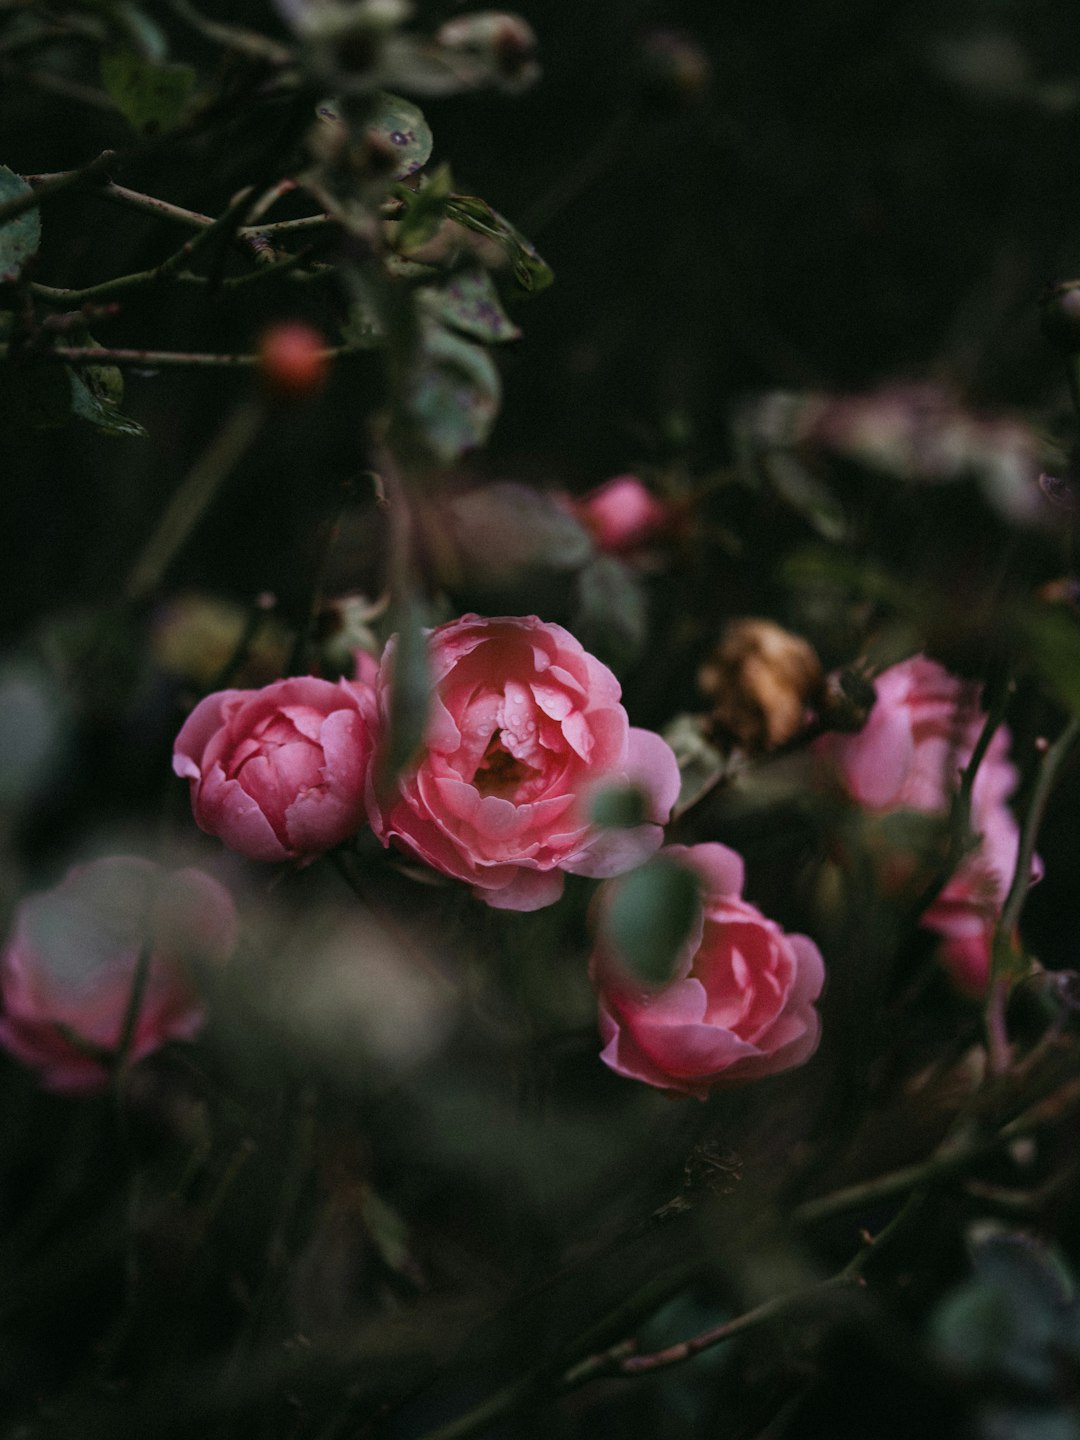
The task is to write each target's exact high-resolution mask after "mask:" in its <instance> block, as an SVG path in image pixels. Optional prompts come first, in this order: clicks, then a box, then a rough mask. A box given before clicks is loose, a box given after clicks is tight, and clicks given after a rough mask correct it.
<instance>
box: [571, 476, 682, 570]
mask: <svg viewBox="0 0 1080 1440" xmlns="http://www.w3.org/2000/svg"><path fill="white" fill-rule="evenodd" d="M574 510H575V512H576V513H577V516H578V519H579V520H580V521H581V522H582V524H583V525H585V527H586V528H587V529H588V530H589V532H590V533H591V534H592V537H593V541H594V542H595V544H596V547H597V549H599V550H604V551H607V553H608V554H611V555H622V554H625V553H626V552H627V551H629V550H637V549H639V548H640V547H641V546H642V545H646V544H648V542H649V541H650V540H654V539H656V537H657V536H658V535H660V534H662V533H663V531H664V530H666V529H667V528H668V526H669V523H670V519H671V517H670V515H669V512H668V507H667V506H666V505H665V504H664V503H663V501H661V500H658V499H657V498H656V496H655V495H653V494H652V492H651V491H650V490H647V489H646V488H645V486H644V485H643V484H642V483H641V481H640V480H639V479H638V477H637V476H636V475H616V476H614V477H613V479H611V480H608V481H606V482H605V484H603V485H601V486H599V487H598V488H597V489H596V490H590V491H589V493H588V494H587V495H584V496H582V498H581V499H580V500H577V501H575V502H574Z"/></svg>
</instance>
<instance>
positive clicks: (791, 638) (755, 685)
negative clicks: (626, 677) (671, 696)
mask: <svg viewBox="0 0 1080 1440" xmlns="http://www.w3.org/2000/svg"><path fill="white" fill-rule="evenodd" d="M697 678H698V687H699V689H700V690H701V692H702V694H703V695H705V696H706V697H707V698H708V699H709V700H710V701H711V702H712V714H711V716H710V728H711V732H712V736H713V738H714V739H715V740H717V741H718V742H719V743H725V742H727V743H730V742H731V741H732V740H734V741H736V742H737V743H738V744H739V745H741V746H742V747H743V748H744V749H745V750H749V751H762V750H775V749H776V747H777V746H778V745H783V744H785V743H786V742H787V741H788V740H791V739H792V738H793V737H794V736H795V735H797V734H798V733H799V731H800V730H801V729H802V728H803V726H804V725H805V723H806V712H807V709H808V708H809V707H812V706H814V705H815V704H816V703H817V701H818V698H819V696H820V694H821V690H822V684H823V680H824V677H823V675H822V670H821V662H820V660H819V659H818V657H817V655H816V654H815V652H814V649H813V647H812V646H811V645H810V644H809V643H808V642H807V641H806V640H804V639H802V637H801V636H799V635H792V634H791V632H790V631H788V630H784V629H783V628H782V627H781V626H779V625H776V624H774V623H773V622H772V621H771V620H734V621H732V623H731V624H730V625H728V626H727V627H726V629H725V630H724V633H723V635H722V636H721V637H720V643H719V644H718V645H717V647H716V649H715V650H714V651H713V652H712V654H711V655H710V656H709V658H708V659H707V660H706V661H704V662H703V664H702V665H701V667H700V669H699V670H698V677H697Z"/></svg>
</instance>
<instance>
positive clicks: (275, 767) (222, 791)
mask: <svg viewBox="0 0 1080 1440" xmlns="http://www.w3.org/2000/svg"><path fill="white" fill-rule="evenodd" d="M374 718H375V705H374V692H373V691H372V689H371V688H370V687H369V686H366V685H363V684H357V683H355V682H351V681H348V680H340V681H338V682H337V683H336V684H334V683H332V682H331V681H329V680H317V679H315V678H313V677H311V676H298V677H297V678H295V679H290V680H276V681H274V683H273V684H271V685H266V686H264V687H263V689H261V690H219V691H218V692H217V693H216V694H214V695H208V696H207V697H206V699H205V700H202V701H200V702H199V704H198V705H196V707H195V709H194V710H193V711H192V712H191V714H190V715H189V716H188V718H187V720H186V722H185V723H184V726H183V728H182V729H181V731H180V734H179V735H178V736H177V737H176V745H175V747H174V750H173V769H174V770H175V772H176V773H177V775H181V776H184V777H185V778H187V779H189V780H190V781H191V808H192V811H193V812H194V815H195V819H196V821H197V822H198V824H199V825H200V826H201V828H202V829H203V830H206V831H208V832H209V833H210V834H211V835H216V836H217V837H218V839H219V840H223V841H224V843H225V844H226V845H228V846H229V848H230V849H231V850H236V851H238V852H239V853H240V854H241V855H247V856H249V857H250V858H251V859H252V860H288V859H296V858H299V857H310V856H315V855H320V854H322V853H323V852H324V851H326V850H329V849H331V848H332V847H333V846H334V845H339V844H340V843H341V842H342V841H343V840H347V839H348V838H349V836H350V835H354V834H355V833H356V832H357V830H359V829H360V827H361V825H362V824H363V822H364V782H365V776H366V770H367V765H368V761H369V759H370V757H371V751H372V743H373V735H372V726H373V723H374Z"/></svg>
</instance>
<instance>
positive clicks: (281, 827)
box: [173, 615, 823, 1095]
mask: <svg viewBox="0 0 1080 1440" xmlns="http://www.w3.org/2000/svg"><path fill="white" fill-rule="evenodd" d="M398 660H399V656H398V647H397V642H396V641H395V640H393V639H391V641H390V642H389V643H388V644H387V646H386V649H385V651H384V653H383V656H382V660H381V663H380V664H379V665H378V667H377V670H376V669H375V667H374V666H373V665H370V664H369V665H368V666H367V667H365V670H364V672H363V678H362V679H358V680H355V681H351V682H350V681H341V682H339V683H338V684H336V685H335V684H331V683H330V682H328V681H325V680H318V679H313V678H302V679H294V680H282V681H278V682H276V683H274V684H272V685H268V686H266V687H265V688H264V689H262V690H259V691H235V690H233V691H224V692H222V693H220V694H216V695H210V696H208V697H207V698H206V699H205V700H203V701H202V702H201V703H200V704H199V705H198V706H197V707H196V708H195V710H194V711H193V712H192V714H191V716H190V717H189V719H188V721H187V723H186V724H185V725H184V727H183V729H182V730H181V732H180V734H179V736H178V738H177V742H176V749H175V754H174V761H173V764H174V769H175V770H176V773H177V774H178V775H181V776H184V777H186V778H187V779H188V780H189V781H190V783H191V799H192V806H193V810H194V814H195V818H196V820H197V821H198V823H199V825H200V826H202V828H203V829H204V830H207V831H209V832H210V833H212V834H216V835H217V836H219V837H220V838H221V839H222V840H223V841H224V842H225V843H226V844H228V845H229V846H231V847H232V848H233V849H235V850H237V851H239V852H240V853H241V854H244V855H247V856H249V857H250V858H252V859H256V860H271V861H272V860H283V859H294V860H300V861H307V860H311V859H314V858H315V857H316V856H317V855H319V854H321V853H323V852H325V851H327V850H329V849H331V848H333V847H334V846H336V845H338V844H340V843H341V842H342V841H344V840H346V839H348V838H349V837H350V836H351V835H353V834H355V833H356V832H357V831H358V830H359V829H360V828H361V826H362V825H363V824H364V823H367V824H369V825H370V827H371V829H372V831H373V832H374V834H375V835H376V836H377V837H378V838H379V840H381V842H382V843H383V845H384V846H387V847H389V846H390V845H393V846H395V847H396V848H397V849H399V850H400V851H402V852H404V853H405V854H406V855H408V856H410V857H412V858H414V859H417V860H420V861H421V862H423V863H424V864H425V865H427V866H429V867H431V868H432V869H433V870H436V871H438V872H440V873H441V874H443V875H446V876H449V877H451V878H453V879H455V880H458V881H460V882H462V883H463V884H465V885H467V886H468V887H469V888H470V890H471V891H472V893H473V894H474V895H475V896H476V897H477V898H478V899H480V900H482V901H483V902H484V903H486V904H487V905H490V906H492V907H495V908H497V909H505V910H518V911H527V910H535V909H539V908H540V907H542V906H546V905H550V904H552V903H553V902H555V901H556V900H558V898H559V896H560V895H561V894H562V890H563V886H564V877H565V876H566V875H567V874H572V875H584V876H591V877H594V878H600V879H606V878H609V877H613V876H617V875H621V874H623V873H624V872H626V871H628V870H630V869H633V868H634V867H635V866H637V865H639V864H641V863H642V862H643V861H644V860H646V859H647V858H648V857H649V856H650V855H652V854H653V853H655V851H656V850H657V849H658V848H659V847H660V845H661V843H662V841H663V826H664V825H665V824H666V823H667V821H668V819H669V817H670V814H671V810H672V806H673V805H674V803H675V800H676V798H677V795H678V792H679V770H678V765H677V762H676V759H675V756H674V754H673V753H672V751H671V749H670V747H669V746H668V745H667V743H666V742H665V741H664V740H662V739H661V738H660V737H659V736H658V735H655V734H653V733H652V732H651V731H648V730H642V729H638V728H636V727H634V726H631V725H630V723H629V720H628V717H627V714H626V711H625V709H624V708H623V706H622V704H621V694H620V688H619V684H618V682H617V680H616V679H615V676H614V675H613V674H612V673H611V671H610V670H609V669H608V668H607V667H606V666H605V665H602V664H601V663H600V662H599V661H598V660H597V659H596V658H595V657H594V656H592V655H590V654H589V653H588V652H587V651H586V650H585V649H583V647H582V646H581V645H580V644H579V642H578V641H577V640H576V639H575V638H574V637H573V636H572V635H570V634H569V633H568V632H567V631H566V630H564V629H562V628H561V627H560V626H558V625H553V624H546V623H544V622H542V621H540V620H538V619H537V618H536V617H535V616H504V617H498V618H485V617H481V616H478V615H466V616H463V617H462V618H461V619H459V620H455V621H452V622H450V623H448V624H445V625H441V626H439V627H437V628H436V629H435V630H433V631H431V632H430V633H429V635H428V637H427V665H428V671H429V675H430V694H429V697H428V711H427V721H426V726H425V730H424V735H423V742H422V744H421V746H420V748H419V751H418V753H417V754H416V755H415V756H414V757H413V759H412V760H411V762H410V763H409V764H408V765H407V766H406V767H405V769H404V770H403V771H402V772H401V773H400V774H399V775H398V776H397V777H396V778H395V779H393V780H392V781H391V783H390V784H389V785H387V784H386V783H385V775H386V770H387V762H388V756H389V751H390V748H391V743H392V736H393V720H394V717H393V703H394V694H395V690H394V675H395V667H396V665H397V663H398ZM610 788H620V789H626V788H632V789H633V790H635V791H636V792H637V794H638V796H639V799H640V805H641V813H640V815H639V816H638V817H637V819H638V823H636V824H631V825H628V826H626V827H603V826H600V825H598V824H597V823H596V822H595V820H594V819H593V807H594V801H595V798H596V796H597V795H598V794H599V793H600V792H601V791H603V790H606V789H610ZM666 853H668V854H670V855H671V856H672V857H673V858H676V859H677V860H681V861H684V862H685V863H686V864H687V865H688V866H689V867H690V868H691V869H692V870H693V871H694V873H695V875H696V876H697V878H698V879H699V881H700V884H701V889H702V913H701V917H700V921H699V924H698V928H697V931H696V933H695V937H694V940H693V943H692V944H691V945H689V946H688V948H687V950H686V952H685V954H684V955H683V957H682V961H681V962H680V969H679V972H678V974H677V976H676V977H675V978H674V979H673V980H672V981H671V983H670V984H669V985H668V986H667V987H665V988H664V989H663V991H662V992H661V993H655V992H650V993H645V992H643V991H641V989H640V987H636V986H635V984H634V982H633V980H632V978H631V977H630V976H629V974H628V972H625V971H624V970H623V968H622V966H621V962H620V959H619V957H618V956H616V955H614V954H611V953H609V952H608V951H606V950H603V949H601V950H598V952H597V954H596V956H595V957H594V962H593V966H592V973H593V978H594V981H595V983H596V985H597V988H598V989H599V991H600V994H601V1012H600V1013H601V1026H602V1029H603V1032H604V1036H605V1040H606V1041H607V1049H606V1050H605V1052H604V1059H605V1061H606V1062H607V1063H608V1064H609V1065H610V1066H611V1067H612V1068H613V1069H615V1070H617V1071H619V1072H620V1073H622V1074H625V1075H629V1076H633V1077H635V1078H638V1079H641V1080H645V1081H647V1082H648V1083H649V1084H652V1085H656V1086H660V1087H661V1088H664V1089H669V1090H673V1091H677V1092H682V1093H686V1094H693V1095H703V1094H705V1093H706V1092H707V1091H708V1089H709V1087H710V1086H711V1085H713V1084H715V1083H716V1082H717V1081H718V1080H720V1079H721V1078H724V1079H728V1078H730V1079H746V1078H750V1077H753V1076H755V1075H764V1074H769V1073H771V1072H773V1071H775V1070H780V1069H785V1068H787V1067H789V1066H792V1065H796V1064H799V1063H800V1062H801V1061H803V1060H805V1059H806V1058H807V1057H808V1056H809V1055H810V1054H811V1052H812V1051H813V1049H814V1048H815V1046H816V1043H817V1033H818V1029H817V1017H816V1013H815V1012H814V1010H813V1001H814V1000H815V999H816V998H817V995H818V992H819V991H820V988H821V983H822V978H823V968H822V964H821V957H820V955H819V954H818V952H817V950H816V949H815V947H814V946H813V945H812V943H811V942H810V941H809V940H806V939H805V937H802V936H794V937H788V936H785V935H784V934H783V932H782V931H781V930H780V929H779V928H778V927H777V926H776V925H775V924H773V922H771V921H769V920H767V919H766V918H765V917H764V916H762V915H761V914H760V913H759V912H758V911H756V910H755V909H753V907H752V906H750V905H749V904H747V902H746V901H744V900H742V899H741V888H742V871H741V861H739V860H738V857H737V856H735V855H734V854H733V852H731V851H728V850H725V849H724V848H723V847H722V846H716V845H703V846H696V847H692V848H690V849H683V848H680V847H672V848H671V850H670V851H669V852H666Z"/></svg>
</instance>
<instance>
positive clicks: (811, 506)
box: [763, 452, 848, 542]
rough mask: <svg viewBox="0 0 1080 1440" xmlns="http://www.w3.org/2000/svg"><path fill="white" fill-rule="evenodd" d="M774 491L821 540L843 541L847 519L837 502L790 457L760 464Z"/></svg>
mask: <svg viewBox="0 0 1080 1440" xmlns="http://www.w3.org/2000/svg"><path fill="white" fill-rule="evenodd" d="M763 464H764V467H765V473H766V474H767V475H768V477H769V480H770V482H771V484H772V487H773V489H774V490H775V491H776V493H777V494H778V495H779V496H780V498H781V499H782V500H784V501H786V503H787V504H788V505H790V506H791V508H792V509H793V510H794V511H796V512H797V513H798V514H799V515H801V516H802V517H803V519H804V520H807V521H809V523H810V524H811V525H812V526H813V527H814V529H815V530H816V531H817V532H818V534H819V535H820V536H821V537H822V539H823V540H829V541H832V542H835V541H839V540H843V539H844V538H845V537H846V535H847V531H848V523H847V516H846V515H845V514H844V508H843V506H842V505H841V504H840V501H839V500H838V499H837V498H836V496H835V495H834V494H833V493H832V491H831V490H830V489H829V487H828V486H827V485H826V484H825V483H824V481H822V480H819V479H818V477H817V476H816V475H813V474H811V472H810V471H809V470H808V469H807V468H806V466H805V465H802V464H800V462H799V461H798V460H797V459H796V458H795V457H794V456H793V455H788V454H785V453H783V452H778V453H776V454H772V455H769V456H768V457H766V459H765V460H764V461H763Z"/></svg>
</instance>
